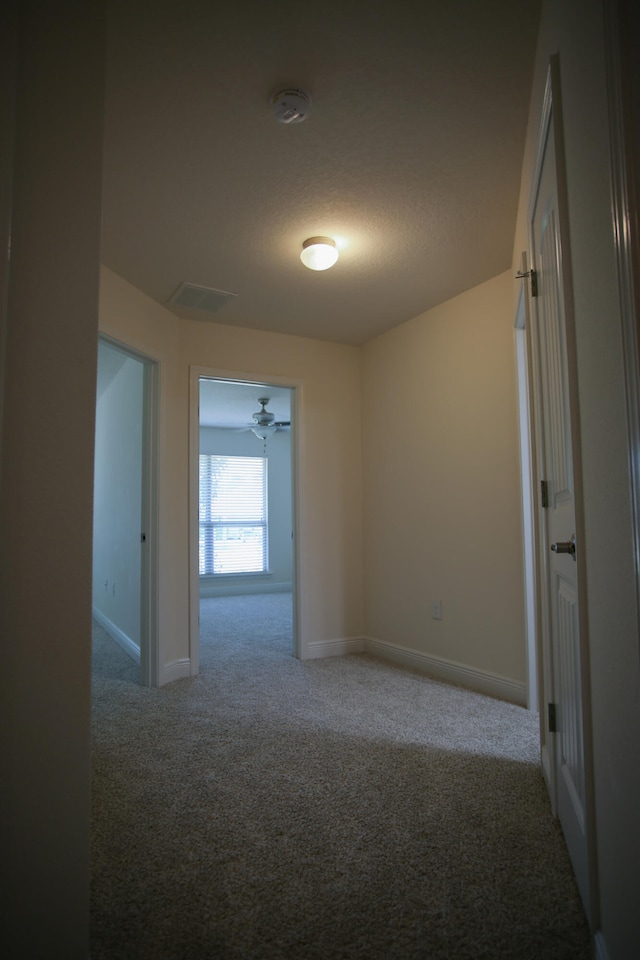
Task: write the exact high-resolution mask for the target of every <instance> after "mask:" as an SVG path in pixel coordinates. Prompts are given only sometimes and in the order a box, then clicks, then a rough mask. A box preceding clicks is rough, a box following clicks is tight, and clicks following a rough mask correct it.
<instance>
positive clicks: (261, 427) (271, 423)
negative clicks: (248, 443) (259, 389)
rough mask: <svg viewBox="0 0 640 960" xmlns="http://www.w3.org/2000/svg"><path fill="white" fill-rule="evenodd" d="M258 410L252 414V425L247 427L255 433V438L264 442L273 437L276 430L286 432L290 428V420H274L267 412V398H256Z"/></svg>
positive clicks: (269, 412) (268, 411)
mask: <svg viewBox="0 0 640 960" xmlns="http://www.w3.org/2000/svg"><path fill="white" fill-rule="evenodd" d="M258 403H259V404H260V409H259V410H257V411H256V412H255V413H254V414H253V420H254V421H255V423H254V424H250V425H249V429H250V430H251V431H252V432H253V433H255V435H256V437H260V439H261V440H266V439H267V437H271V436H273V434H274V433H275V432H276V430H286V429H287V428H288V427H290V426H291V421H290V420H276V419H275V416H274V414H273V413H271V411H270V410H267V404H268V403H269V397H258Z"/></svg>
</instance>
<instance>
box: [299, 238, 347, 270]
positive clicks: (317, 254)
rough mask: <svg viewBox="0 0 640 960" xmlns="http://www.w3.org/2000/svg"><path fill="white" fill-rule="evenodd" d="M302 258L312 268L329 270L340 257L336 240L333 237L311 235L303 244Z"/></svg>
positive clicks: (306, 265)
mask: <svg viewBox="0 0 640 960" xmlns="http://www.w3.org/2000/svg"><path fill="white" fill-rule="evenodd" d="M300 259H301V260H302V262H303V263H304V265H305V267H309V269H310V270H328V269H329V267H332V266H333V265H334V263H335V262H336V260H337V259H338V250H337V247H336V242H335V240H332V239H331V237H310V238H309V239H308V240H305V241H304V243H303V244H302V253H301V254H300Z"/></svg>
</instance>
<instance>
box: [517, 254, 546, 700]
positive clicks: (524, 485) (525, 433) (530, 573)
mask: <svg viewBox="0 0 640 960" xmlns="http://www.w3.org/2000/svg"><path fill="white" fill-rule="evenodd" d="M520 273H521V274H522V276H524V277H526V276H527V255H526V253H523V254H522V266H521V270H520ZM527 286H528V285H527ZM514 327H515V348H516V366H517V382H518V418H519V428H520V429H519V439H520V487H521V491H522V553H523V565H524V613H525V645H526V665H527V709H528V710H531V711H533V712H534V713H540V686H539V682H538V676H539V674H540V669H541V667H540V662H539V650H538V642H537V623H538V619H539V618H538V609H537V602H538V596H537V590H536V566H535V564H536V550H535V530H536V523H537V519H536V490H535V476H536V471H537V467H536V454H535V444H534V423H533V415H532V403H533V400H532V396H531V389H530V385H531V383H532V371H531V343H530V337H531V311H530V308H529V300H528V297H527V296H525V284H523V285H522V287H521V289H520V295H519V297H518V309H517V310H516V318H515V323H514Z"/></svg>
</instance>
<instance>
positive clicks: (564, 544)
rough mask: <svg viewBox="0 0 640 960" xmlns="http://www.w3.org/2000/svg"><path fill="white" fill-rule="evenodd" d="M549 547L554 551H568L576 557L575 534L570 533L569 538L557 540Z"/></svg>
mask: <svg viewBox="0 0 640 960" xmlns="http://www.w3.org/2000/svg"><path fill="white" fill-rule="evenodd" d="M551 549H552V550H553V552H554V553H570V554H571V556H572V557H573V559H574V560H575V559H576V535H575V533H574V534H573V535H572V537H571V540H559V541H558V543H552V544H551Z"/></svg>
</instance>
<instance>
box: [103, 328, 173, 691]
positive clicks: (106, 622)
mask: <svg viewBox="0 0 640 960" xmlns="http://www.w3.org/2000/svg"><path fill="white" fill-rule="evenodd" d="M156 382H157V378H156V364H155V362H154V361H152V360H150V359H148V358H146V357H143V356H141V355H139V354H137V353H135V352H133V351H130V350H128V349H127V348H126V347H124V346H123V345H122V344H119V343H117V342H116V341H113V340H110V339H108V338H106V337H101V338H100V341H99V346H98V382H97V396H96V437H95V470H94V510H93V589H92V606H93V619H94V624H95V625H96V629H95V630H94V658H93V666H94V672H95V671H100V670H101V669H102V670H106V671H108V672H109V673H110V675H112V674H113V671H114V670H115V671H118V674H119V675H121V676H122V678H123V679H129V680H136V681H137V682H140V683H142V684H144V685H145V686H156V685H157V683H158V676H157V666H158V656H157V650H156V645H157V631H156V616H155V606H156V589H155V583H156V576H155V567H156V548H155V543H156V536H155V512H156V495H155V485H156V473H157V472H156V469H155V448H156V444H155V422H156V409H157V397H156ZM114 644H115V645H117V647H118V650H115V648H114Z"/></svg>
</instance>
